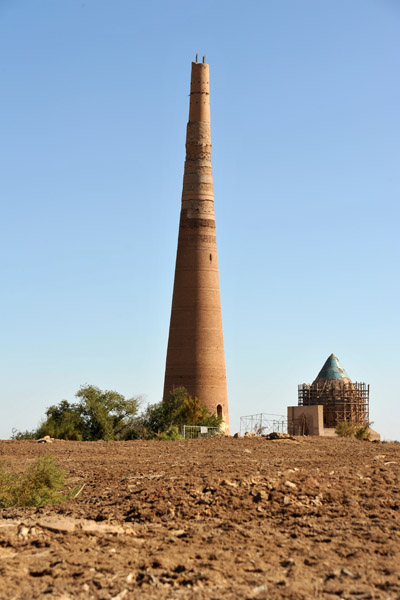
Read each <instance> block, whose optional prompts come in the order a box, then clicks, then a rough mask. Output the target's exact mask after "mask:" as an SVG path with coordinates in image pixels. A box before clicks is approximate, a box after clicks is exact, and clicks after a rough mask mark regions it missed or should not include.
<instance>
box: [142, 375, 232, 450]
mask: <svg viewBox="0 0 400 600" xmlns="http://www.w3.org/2000/svg"><path fill="white" fill-rule="evenodd" d="M221 423H222V418H221V417H218V416H217V415H216V414H213V413H211V412H210V411H209V410H208V409H207V407H206V406H204V405H203V404H202V403H201V401H200V400H199V398H197V397H192V396H190V394H188V392H187V390H186V388H184V387H178V388H175V389H173V390H172V391H171V392H170V394H169V398H168V400H166V401H162V402H159V403H158V404H150V405H149V406H148V407H147V409H146V411H145V412H144V413H143V415H141V416H140V417H139V419H137V420H136V427H139V426H140V428H141V431H142V434H143V437H145V438H146V439H155V438H157V439H160V436H162V435H165V436H167V437H165V438H164V437H163V438H162V439H181V437H179V438H176V437H168V436H173V435H174V434H173V433H171V431H172V430H173V429H174V428H176V430H177V431H178V429H179V427H180V426H182V425H203V426H206V427H220V426H221ZM131 439H132V438H131Z"/></svg>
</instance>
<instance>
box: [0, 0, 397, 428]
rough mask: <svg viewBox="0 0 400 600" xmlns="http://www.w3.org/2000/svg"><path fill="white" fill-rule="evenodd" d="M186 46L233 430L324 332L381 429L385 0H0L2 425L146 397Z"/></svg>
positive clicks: (385, 327)
mask: <svg viewBox="0 0 400 600" xmlns="http://www.w3.org/2000/svg"><path fill="white" fill-rule="evenodd" d="M196 52H198V53H199V55H203V54H206V55H207V62H208V63H209V64H210V76H211V111H212V116H211V119H212V141H213V155H212V159H213V171H214V191H215V210H216V219H217V241H218V253H219V266H220V283H221V301H222V317H223V324H224V338H225V353H226V366H227V377H228V393H229V404H230V413H231V425H232V432H235V431H237V430H238V428H239V417H240V416H241V415H247V414H252V413H258V412H266V413H285V411H286V406H287V405H293V404H297V384H299V383H302V382H306V383H310V382H311V381H312V380H313V379H314V378H315V376H316V375H317V373H318V371H319V370H320V368H321V366H322V364H323V363H324V362H325V360H326V358H327V357H328V355H329V354H331V353H332V352H333V353H335V354H336V355H337V356H338V357H339V360H340V361H341V363H342V364H343V366H344V368H345V369H346V370H347V372H348V373H349V376H350V377H351V378H352V379H353V381H366V382H369V383H370V384H371V418H372V420H373V421H374V428H375V429H377V430H378V431H379V432H381V433H382V435H383V437H385V438H387V439H392V438H395V439H400V397H399V396H400V392H399V385H398V378H399V364H400V352H399V350H400V343H399V335H400V327H399V306H400V278H399V262H400V251H399V248H400V242H399V225H400V210H399V200H400V170H399V164H400V142H399V140H400V117H399V107H400V83H399V62H400V61H399V56H400V2H398V0H374V1H373V0H347V1H344V0H324V1H322V0H302V1H298V0H247V1H246V2H244V1H236V2H235V1H232V0H229V1H227V0H213V1H210V0H204V1H202V2H199V1H196V2H191V1H188V0H185V1H180V0H168V1H166V0H159V1H155V0H145V1H144V0H143V1H134V0H0V69H1V72H0V86H1V91H0V105H1V121H2V125H1V133H0V202H1V235H0V278H1V296H0V325H1V328H0V329H1V336H0V339H1V347H0V370H1V382H0V383H1V386H0V390H1V400H0V402H1V404H0V407H1V419H0V438H8V437H9V436H10V435H11V430H12V428H13V427H16V428H18V429H32V428H34V427H35V426H36V425H37V424H38V422H39V420H40V418H41V417H42V416H43V415H44V412H45V409H46V407H48V406H49V405H50V404H54V403H58V402H59V401H60V400H62V399H67V400H70V401H72V400H73V399H74V394H75V392H76V391H77V390H78V389H79V387H80V385H82V384H85V383H90V384H93V385H97V386H99V387H100V388H102V389H115V390H117V391H119V392H121V393H123V394H124V395H126V396H129V397H131V396H136V395H142V396H143V397H144V399H145V401H147V402H158V401H159V400H160V399H161V395H162V387H163V378H164V367H165V355H166V346H167V337H168V327H169V316H170V306H171V296H172V286H173V275H174V263H175V252H176V243H177V233H178V221H179V210H180V195H181V185H182V175H183V163H184V152H185V148H184V144H185V128H186V122H187V117H188V93H189V79H190V63H191V61H192V60H194V57H195V54H196Z"/></svg>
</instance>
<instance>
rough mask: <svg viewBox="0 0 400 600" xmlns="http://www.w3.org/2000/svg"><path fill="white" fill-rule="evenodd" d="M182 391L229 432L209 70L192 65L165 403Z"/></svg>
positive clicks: (205, 67) (202, 66) (166, 370)
mask: <svg viewBox="0 0 400 600" xmlns="http://www.w3.org/2000/svg"><path fill="white" fill-rule="evenodd" d="M179 386H184V387H185V388H186V389H187V390H188V392H189V394H191V395H192V396H197V397H198V398H199V399H200V400H201V402H202V403H203V404H205V405H206V406H207V408H208V409H209V410H210V411H212V412H213V413H216V414H218V415H221V416H222V417H223V419H224V423H225V431H227V432H229V415H228V395H227V388H226V374H225V354H224V341H223V335H222V319H221V302H220V294H219V277H218V260H217V242H216V235H215V216H214V190H213V179H212V168H211V133H210V91H209V71H208V64H206V62H205V57H203V62H202V63H198V62H197V56H196V62H194V63H192V77H191V83H190V108H189V122H188V124H187V133H186V161H185V171H184V176H183V192H182V206H181V217H180V224H179V237H178V250H177V256H176V266H175V282H174V293H173V297H172V310H171V322H170V329H169V340H168V351H167V362H166V368H165V382H164V401H167V400H168V396H169V392H170V391H171V390H172V389H173V388H174V387H179Z"/></svg>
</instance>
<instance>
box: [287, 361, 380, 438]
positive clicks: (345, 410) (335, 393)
mask: <svg viewBox="0 0 400 600" xmlns="http://www.w3.org/2000/svg"><path fill="white" fill-rule="evenodd" d="M298 405H299V406H318V405H319V406H322V407H323V426H324V428H335V427H336V425H337V424H338V423H341V422H343V421H351V422H352V423H355V424H357V425H366V424H367V423H369V385H368V384H366V383H353V382H352V381H351V379H350V377H349V376H348V374H347V373H346V371H345V370H344V368H343V367H342V365H341V364H340V362H339V360H338V358H337V357H336V356H335V355H334V354H331V355H330V356H329V357H328V359H327V361H326V362H325V364H324V366H323V367H322V369H321V370H320V372H319V373H318V375H317V377H316V379H315V380H314V381H313V383H312V384H311V385H309V384H305V383H302V384H300V385H299V386H298Z"/></svg>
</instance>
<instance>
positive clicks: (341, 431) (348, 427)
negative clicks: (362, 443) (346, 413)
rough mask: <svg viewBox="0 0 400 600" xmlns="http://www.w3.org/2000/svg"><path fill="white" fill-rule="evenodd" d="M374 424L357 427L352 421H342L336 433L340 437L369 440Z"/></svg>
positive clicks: (337, 426)
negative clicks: (371, 427)
mask: <svg viewBox="0 0 400 600" xmlns="http://www.w3.org/2000/svg"><path fill="white" fill-rule="evenodd" d="M371 425H372V423H366V424H365V425H357V423H352V422H351V421H342V422H341V423H338V424H337V425H336V429H335V433H336V435H338V436H340V437H352V438H357V439H358V440H369V439H370V437H371V432H370V430H369V428H370V426H371Z"/></svg>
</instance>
